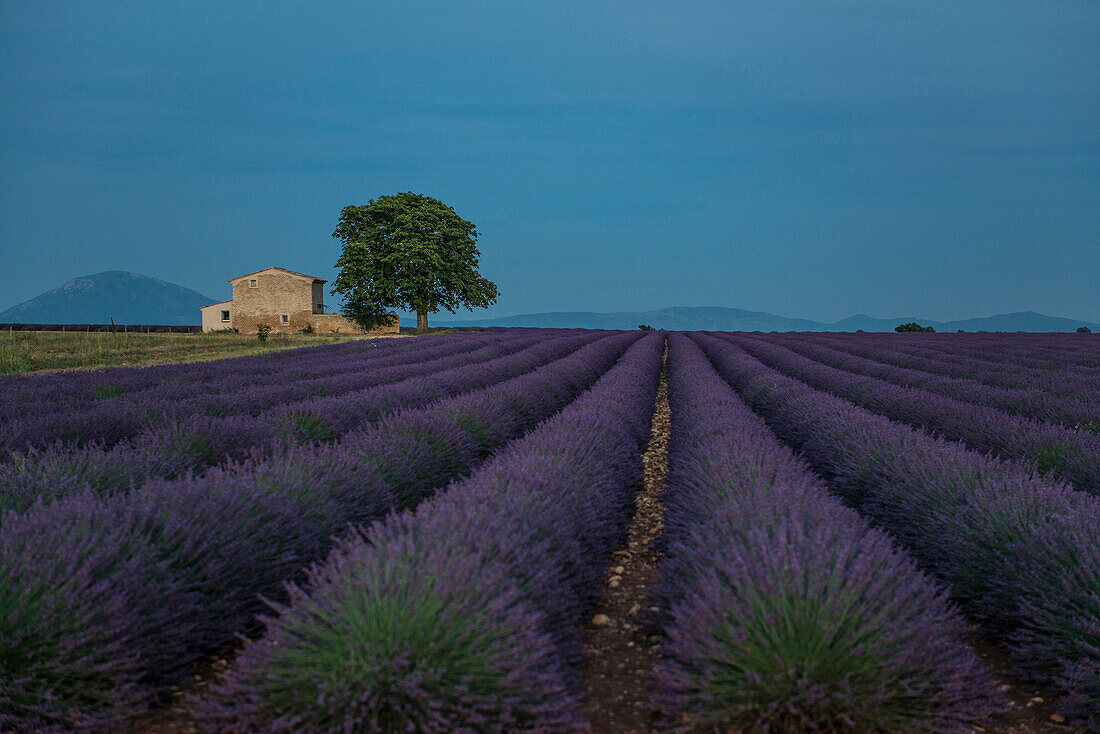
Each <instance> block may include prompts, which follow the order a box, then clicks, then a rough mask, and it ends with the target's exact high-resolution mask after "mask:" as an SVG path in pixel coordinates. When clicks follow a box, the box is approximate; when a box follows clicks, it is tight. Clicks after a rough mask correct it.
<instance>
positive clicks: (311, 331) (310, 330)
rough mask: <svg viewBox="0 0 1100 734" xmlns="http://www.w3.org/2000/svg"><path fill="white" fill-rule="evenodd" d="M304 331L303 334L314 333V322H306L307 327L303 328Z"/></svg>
mask: <svg viewBox="0 0 1100 734" xmlns="http://www.w3.org/2000/svg"><path fill="white" fill-rule="evenodd" d="M302 333H303V334H312V333H313V323H312V322H310V323H308V324H306V328H304V329H302Z"/></svg>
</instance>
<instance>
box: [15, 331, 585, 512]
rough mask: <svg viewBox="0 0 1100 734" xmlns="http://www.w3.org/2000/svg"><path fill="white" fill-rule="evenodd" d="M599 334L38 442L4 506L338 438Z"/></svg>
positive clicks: (19, 460)
mask: <svg viewBox="0 0 1100 734" xmlns="http://www.w3.org/2000/svg"><path fill="white" fill-rule="evenodd" d="M598 338H600V335H599V334H596V333H584V334H579V335H578V334H573V335H569V336H565V337H559V338H552V339H549V340H547V341H545V342H542V343H536V344H533V345H531V346H528V347H527V348H525V349H522V350H521V351H519V352H517V353H515V354H508V355H505V356H503V357H498V358H497V359H492V360H489V361H486V362H481V363H475V364H463V365H462V366H459V367H453V368H452V367H449V366H448V364H447V361H446V360H442V361H441V362H440V363H439V367H440V370H439V371H437V372H436V373H435V374H433V375H430V376H421V377H414V378H410V379H408V380H402V381H401V382H397V383H393V384H390V385H383V386H376V387H373V388H368V389H365V390H362V391H357V392H355V393H351V394H349V395H344V396H341V397H338V398H321V399H317V400H306V401H299V402H298V403H293V404H289V405H285V406H281V407H277V408H273V409H272V410H270V411H266V412H264V413H262V414H260V415H258V416H247V415H237V416H230V417H228V418H212V417H209V416H193V417H190V418H187V419H185V420H182V421H179V422H177V423H172V424H169V425H166V426H159V427H156V428H153V429H150V430H149V431H146V432H144V433H142V434H141V435H140V436H138V437H135V438H134V439H131V440H129V441H125V442H122V443H119V444H117V445H115V446H113V447H111V448H109V449H106V450H101V449H100V448H99V447H98V446H77V447H75V448H73V447H68V446H61V447H55V448H50V449H46V450H43V451H32V452H29V453H27V454H26V455H22V456H18V457H16V459H15V460H14V461H13V462H11V463H9V464H6V465H0V508H9V509H14V510H21V509H25V508H26V507H28V506H29V505H30V504H31V503H33V502H34V501H36V500H37V499H38V498H42V499H43V500H48V499H50V498H57V497H60V496H64V493H66V492H69V491H72V490H73V489H74V488H83V487H88V488H90V489H93V490H95V491H96V492H99V493H101V494H104V495H108V494H113V493H117V492H120V491H124V490H126V489H128V488H130V487H132V486H135V485H140V484H142V483H145V482H147V481H150V480H152V479H173V478H181V477H184V476H186V475H188V474H189V473H192V472H199V471H203V470H205V469H207V468H208V467H211V466H214V465H217V464H218V463H220V462H224V461H227V460H246V459H247V460H253V461H255V460H258V459H259V458H261V457H262V456H264V455H266V454H269V453H271V451H273V450H275V449H276V448H277V447H278V446H280V445H282V444H285V443H296V442H312V441H317V440H322V439H323V440H329V441H331V440H335V439H337V438H339V437H340V436H342V435H345V434H346V433H348V432H350V431H352V430H354V429H356V428H360V427H362V426H364V425H366V424H369V423H371V422H374V421H377V420H379V419H381V418H383V417H384V416H386V415H388V414H393V413H396V412H397V411H400V410H404V409H408V408H411V407H415V406H418V405H425V404H428V403H431V402H433V401H437V400H442V399H446V398H448V397H451V396H453V395H456V394H459V393H463V392H467V391H470V390H476V389H480V388H484V387H487V386H489V385H492V384H495V383H499V382H501V381H503V380H506V379H508V378H511V377H514V376H516V375H521V374H524V373H526V372H529V371H531V370H533V369H535V368H537V367H540V366H542V365H545V364H547V363H549V362H551V361H553V360H556V359H560V358H562V357H564V356H565V355H566V354H568V353H570V352H572V351H574V350H577V349H579V348H580V347H582V346H584V345H586V344H591V343H592V342H593V341H595V340H596V339H598Z"/></svg>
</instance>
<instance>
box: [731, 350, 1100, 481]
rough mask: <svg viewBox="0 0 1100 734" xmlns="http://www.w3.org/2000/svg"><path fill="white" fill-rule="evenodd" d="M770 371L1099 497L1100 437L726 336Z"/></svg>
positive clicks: (789, 351) (788, 351)
mask: <svg viewBox="0 0 1100 734" xmlns="http://www.w3.org/2000/svg"><path fill="white" fill-rule="evenodd" d="M723 338H724V339H727V340H729V341H730V342H732V343H735V344H737V345H738V346H740V347H742V348H743V349H745V351H747V352H749V353H750V354H752V355H753V356H754V357H756V358H758V359H760V360H761V361H762V362H764V363H765V364H767V365H768V366H770V367H772V368H774V369H776V370H778V371H780V372H782V373H783V374H786V375H790V376H792V377H795V378H797V379H799V380H802V381H803V382H805V383H807V384H809V385H811V386H812V387H815V388H818V389H820V390H823V391H825V392H828V393H832V394H834V395H838V396H840V397H843V398H846V399H848V400H851V401H852V402H854V403H856V404H857V405H861V406H864V407H867V408H870V409H871V410H873V411H875V412H877V413H882V414H884V415H886V416H889V417H890V418H893V419H895V420H899V421H902V422H904V423H909V424H912V425H918V426H923V427H925V428H927V429H929V430H931V431H933V432H935V433H937V434H939V435H942V436H945V437H947V438H950V439H952V440H956V441H962V442H963V443H965V444H967V445H968V446H970V447H971V448H973V449H975V450H977V451H982V452H991V453H995V454H998V455H1000V456H1003V457H1005V458H1008V459H1011V460H1014V461H1018V462H1020V463H1021V464H1022V465H1025V466H1029V467H1032V468H1034V469H1036V470H1038V471H1040V472H1044V473H1045V472H1051V473H1053V474H1054V475H1056V476H1058V477H1060V478H1062V479H1065V480H1067V481H1069V482H1072V483H1073V484H1074V486H1076V487H1077V488H1078V489H1081V490H1084V491H1088V492H1094V493H1100V436H1098V435H1095V434H1092V433H1088V432H1083V431H1080V432H1079V431H1074V430H1072V429H1069V428H1066V427H1064V426H1059V425H1055V424H1052V423H1045V422H1042V421H1038V420H1035V419H1032V418H1028V417H1025V416H1018V415H1011V414H1009V413H1006V412H1004V411H1001V410H997V409H995V408H990V407H986V406H982V405H973V404H970V403H964V402H962V401H959V400H955V399H953V398H949V397H946V396H944V395H939V394H936V393H933V392H929V391H927V390H920V389H917V388H909V387H902V386H899V385H894V384H890V383H887V382H884V381H882V380H879V379H876V378H873V377H865V376H861V375H857V374H854V373H851V372H846V371H844V370H840V369H837V368H835V367H829V366H828V365H825V364H822V363H820V362H816V361H814V360H812V359H808V358H806V357H803V356H800V355H798V354H796V353H795V352H793V351H791V350H790V349H788V348H786V347H783V346H780V345H778V344H775V343H772V342H770V341H768V340H766V339H764V338H762V337H759V336H756V337H753V336H742V335H732V334H730V335H725V336H723Z"/></svg>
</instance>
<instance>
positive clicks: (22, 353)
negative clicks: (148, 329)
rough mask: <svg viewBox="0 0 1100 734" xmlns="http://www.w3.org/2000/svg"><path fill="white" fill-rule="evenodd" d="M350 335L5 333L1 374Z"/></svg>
mask: <svg viewBox="0 0 1100 734" xmlns="http://www.w3.org/2000/svg"><path fill="white" fill-rule="evenodd" d="M354 338H356V337H354V336H350V335H320V334H272V335H271V336H270V337H269V338H268V340H267V343H266V344H261V343H260V340H259V339H257V338H256V336H255V335H248V334H233V333H210V334H202V333H197V334H170V333H160V334H156V333H154V334H144V333H140V332H128V333H114V334H112V333H110V332H72V331H67V332H65V331H10V332H7V333H0V374H4V375H22V374H28V373H31V372H41V371H43V370H57V369H73V368H92V367H111V366H114V367H117V366H135V365H150V364H164V363H167V362H198V361H201V360H207V359H219V358H222V357H238V356H241V355H245V354H255V353H259V352H264V351H274V350H280V349H290V348H293V347H304V346H309V345H314V344H333V343H336V342H343V341H347V340H349V339H354Z"/></svg>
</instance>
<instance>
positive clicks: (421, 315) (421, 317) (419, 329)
mask: <svg viewBox="0 0 1100 734" xmlns="http://www.w3.org/2000/svg"><path fill="white" fill-rule="evenodd" d="M427 330H428V312H427V311H417V312H416V333H417V334H423V333H424V332H425V331H427Z"/></svg>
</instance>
